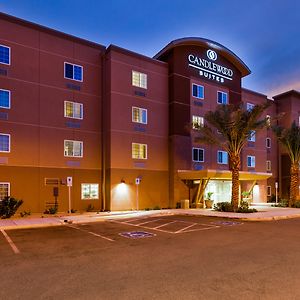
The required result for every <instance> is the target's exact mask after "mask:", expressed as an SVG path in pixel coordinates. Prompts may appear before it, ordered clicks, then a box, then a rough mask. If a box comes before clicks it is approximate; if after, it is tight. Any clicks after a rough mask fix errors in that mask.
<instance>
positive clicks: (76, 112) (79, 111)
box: [65, 101, 83, 120]
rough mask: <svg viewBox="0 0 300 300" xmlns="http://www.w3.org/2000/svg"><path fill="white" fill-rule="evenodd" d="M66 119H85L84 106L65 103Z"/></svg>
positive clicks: (69, 102)
mask: <svg viewBox="0 0 300 300" xmlns="http://www.w3.org/2000/svg"><path fill="white" fill-rule="evenodd" d="M65 117H66V118H73V119H81V120H82V118H83V104H81V103H76V102H71V101H65Z"/></svg>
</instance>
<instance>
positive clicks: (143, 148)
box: [132, 143, 147, 159]
mask: <svg viewBox="0 0 300 300" xmlns="http://www.w3.org/2000/svg"><path fill="white" fill-rule="evenodd" d="M132 158H134V159H147V145H146V144H138V143H132Z"/></svg>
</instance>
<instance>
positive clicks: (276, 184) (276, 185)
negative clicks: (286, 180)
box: [275, 181, 278, 205]
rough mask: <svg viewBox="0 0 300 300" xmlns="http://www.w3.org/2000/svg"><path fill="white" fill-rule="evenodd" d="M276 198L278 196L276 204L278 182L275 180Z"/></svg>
mask: <svg viewBox="0 0 300 300" xmlns="http://www.w3.org/2000/svg"><path fill="white" fill-rule="evenodd" d="M275 198H276V205H277V203H278V182H277V181H276V182H275Z"/></svg>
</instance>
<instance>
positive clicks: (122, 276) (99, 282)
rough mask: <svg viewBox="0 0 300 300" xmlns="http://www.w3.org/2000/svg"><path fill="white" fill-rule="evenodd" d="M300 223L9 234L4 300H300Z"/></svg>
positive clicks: (118, 223)
mask: <svg viewBox="0 0 300 300" xmlns="http://www.w3.org/2000/svg"><path fill="white" fill-rule="evenodd" d="M299 226H300V220H298V219H295V220H283V221H273V222H241V221H238V220H229V219H220V218H212V217H203V216H176V215H173V216H156V217H147V218H146V217H140V218H123V217H122V218H121V217H120V218H118V219H113V220H105V221H101V222H97V223H87V224H66V225H65V226H60V227H49V228H40V229H23V230H8V231H2V232H1V236H0V257H1V270H2V272H1V275H0V280H1V286H2V287H3V288H2V289H0V298H1V299H217V298H221V299H297V298H299V297H300V287H299V283H300V280H299V275H300V256H299V255H298V253H299V249H300V239H299V238H300V233H299V230H298V228H297V227H299Z"/></svg>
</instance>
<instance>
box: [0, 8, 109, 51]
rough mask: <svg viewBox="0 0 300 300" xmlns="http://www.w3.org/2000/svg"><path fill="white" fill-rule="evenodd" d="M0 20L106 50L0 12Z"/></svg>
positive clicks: (69, 35)
mask: <svg viewBox="0 0 300 300" xmlns="http://www.w3.org/2000/svg"><path fill="white" fill-rule="evenodd" d="M0 19H3V20H6V21H9V22H13V23H16V24H20V25H23V26H24V25H25V26H27V27H30V28H33V29H36V30H40V31H43V32H46V33H50V34H55V35H57V36H59V37H62V38H67V39H69V40H72V41H74V42H78V43H81V44H84V45H87V46H89V47H93V48H96V49H99V50H102V51H104V50H105V49H106V47H105V46H103V45H101V44H98V43H95V42H91V41H89V40H86V39H83V38H79V37H77V36H74V35H71V34H68V33H64V32H62V31H59V30H56V29H52V28H49V27H46V26H43V25H40V24H37V23H33V22H30V21H27V20H24V19H21V18H18V17H15V16H12V15H8V14H5V13H3V12H0Z"/></svg>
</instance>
